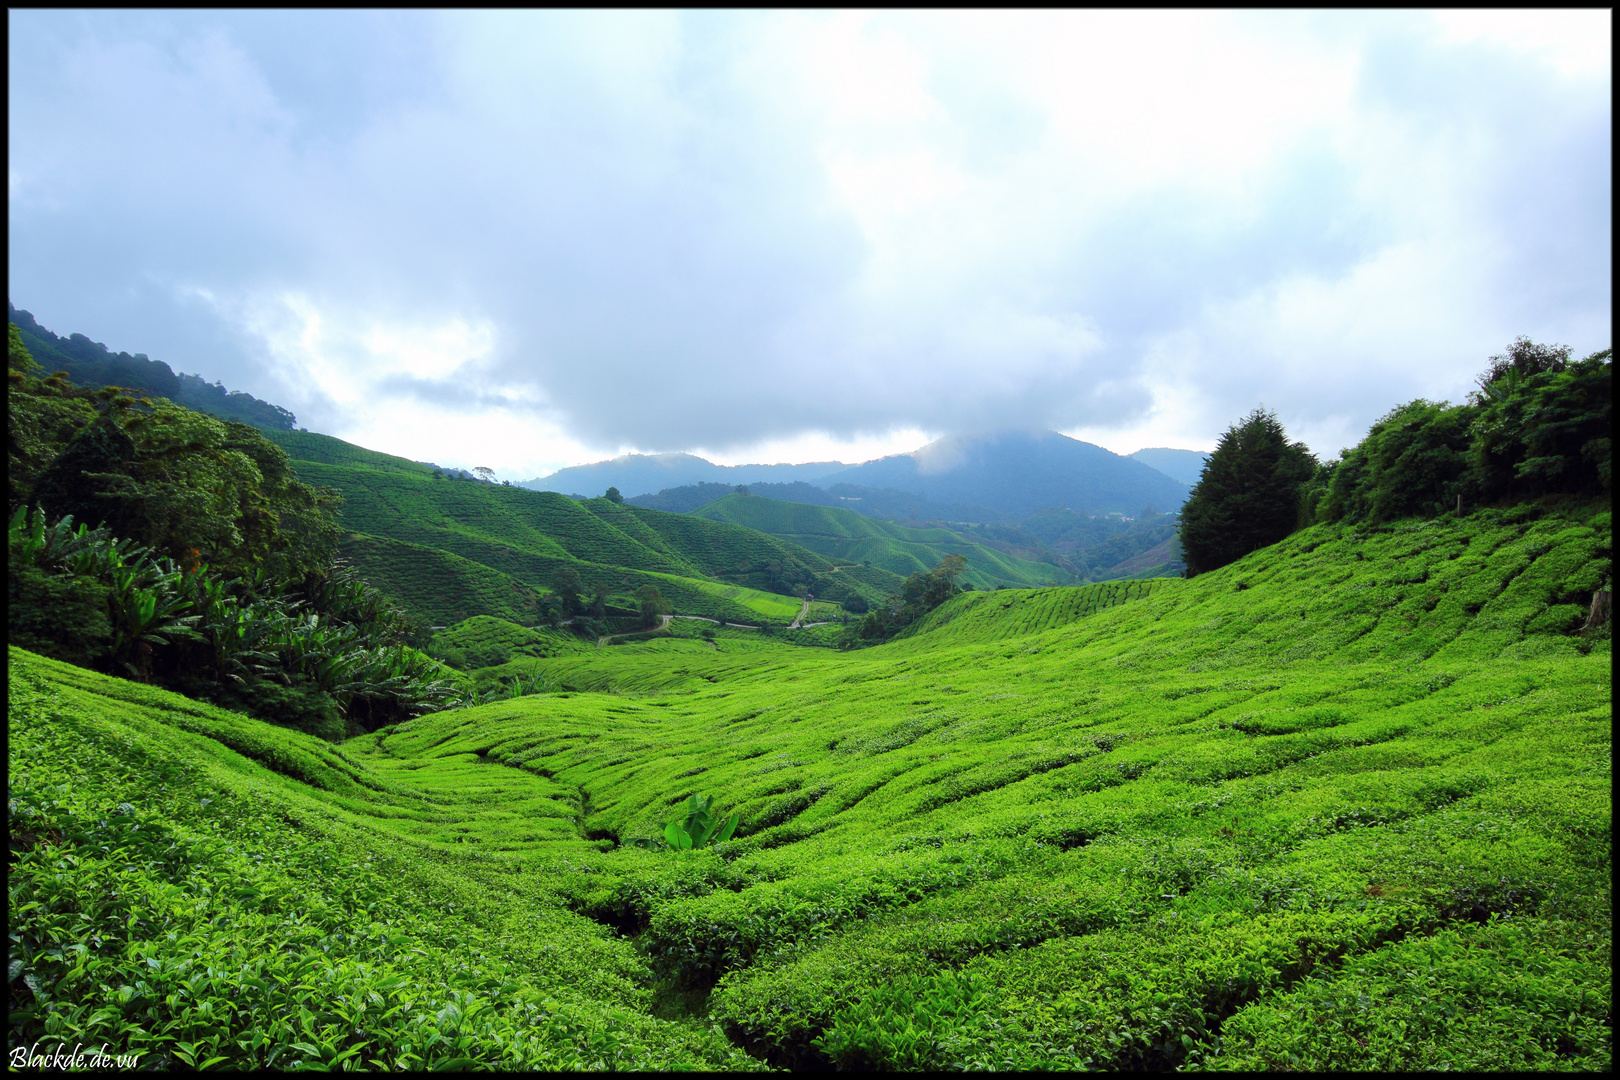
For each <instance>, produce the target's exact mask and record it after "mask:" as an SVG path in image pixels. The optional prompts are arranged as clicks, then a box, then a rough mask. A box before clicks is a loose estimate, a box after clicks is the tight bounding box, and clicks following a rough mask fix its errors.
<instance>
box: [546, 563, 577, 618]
mask: <svg viewBox="0 0 1620 1080" xmlns="http://www.w3.org/2000/svg"><path fill="white" fill-rule="evenodd" d="M551 591H552V592H554V593H556V594H557V600H558V602H559V603H560V604H561V605H562V614H563V618H565V619H572V618H573V617H574V616H575V615H578V614H579V613H580V612H581V611H584V610H585V605H584V604H583V603H581V602H580V599H579V594H580V593H582V592H584V591H585V586H584V585H583V584H581V583H580V580H579V573H578V572H577V571H575V570H574V569H573V568H572V567H564V568H563V569H561V570H558V571H557V572H556V573H555V574H553V575H552V578H551Z"/></svg>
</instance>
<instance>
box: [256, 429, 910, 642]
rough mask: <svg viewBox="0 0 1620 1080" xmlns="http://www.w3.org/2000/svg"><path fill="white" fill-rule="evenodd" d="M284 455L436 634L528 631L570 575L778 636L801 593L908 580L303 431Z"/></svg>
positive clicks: (370, 569) (372, 576)
mask: <svg viewBox="0 0 1620 1080" xmlns="http://www.w3.org/2000/svg"><path fill="white" fill-rule="evenodd" d="M276 442H277V443H278V444H279V445H281V446H282V447H283V448H284V449H285V450H286V451H287V452H288V453H289V455H291V457H292V460H293V465H294V467H295V468H296V470H297V472H298V475H299V477H300V478H301V479H303V480H304V481H305V482H307V483H310V484H314V485H318V486H322V487H329V488H333V489H335V490H337V491H339V492H341V494H342V496H343V506H342V508H341V511H340V521H341V523H342V525H343V527H344V529H345V530H346V535H345V538H344V540H343V542H342V545H341V553H342V555H343V557H344V558H345V559H347V560H348V561H349V562H351V563H352V564H353V565H354V566H355V567H356V568H357V569H358V570H359V571H360V573H361V574H362V575H363V576H364V577H365V579H366V580H367V581H368V582H370V583H371V584H372V585H374V586H375V587H377V588H378V589H380V590H382V591H383V592H384V593H386V594H388V595H389V596H390V597H392V598H393V599H394V600H396V601H397V602H398V603H400V604H401V605H402V606H403V607H404V608H405V609H406V610H408V611H410V612H412V613H414V614H415V615H417V616H419V617H420V618H422V619H423V620H424V621H426V622H427V623H429V624H432V625H441V626H448V625H450V624H451V623H456V622H460V621H461V620H463V619H466V618H470V617H472V616H474V615H492V616H496V617H499V618H504V619H508V620H510V621H513V622H518V623H524V624H533V623H534V622H536V621H538V618H539V614H538V608H537V605H538V603H539V601H540V599H541V597H542V596H543V595H545V594H546V593H547V592H549V591H550V583H551V582H552V581H553V579H554V578H555V576H556V574H557V573H558V572H559V571H562V570H571V571H573V572H575V573H577V574H578V575H579V578H580V581H581V584H582V585H583V586H584V588H585V589H586V591H587V593H589V592H591V591H594V590H597V589H600V590H602V591H603V592H604V593H607V594H609V595H614V596H628V595H631V594H634V593H635V591H636V590H637V589H638V588H640V587H642V586H645V585H653V586H655V587H657V589H658V590H659V593H660V594H661V595H662V596H663V597H664V598H665V599H666V600H667V601H669V602H670V603H671V604H672V605H673V606H674V609H675V610H676V611H677V612H680V613H683V614H692V615H701V616H705V617H708V618H713V619H727V620H731V621H734V622H749V623H759V622H761V621H764V622H772V623H775V624H777V625H782V626H785V625H787V624H788V623H790V622H792V621H793V619H794V618H795V617H796V616H797V615H798V614H799V611H800V602H799V599H798V593H799V591H800V590H801V588H808V589H810V591H812V592H814V593H815V594H817V595H818V596H822V597H823V598H824V599H825V600H832V601H839V600H843V599H846V598H853V597H859V598H860V599H861V600H862V601H864V602H865V603H867V604H872V603H879V602H881V601H882V600H883V598H884V597H886V596H887V595H888V594H890V593H893V592H896V591H898V589H899V588H900V585H901V583H902V580H903V579H902V578H901V577H900V576H898V575H896V574H894V573H891V572H889V571H888V570H884V569H881V568H878V567H869V566H860V565H858V564H851V565H847V566H839V565H836V564H835V563H834V562H832V561H830V560H828V559H826V558H825V557H823V556H821V555H818V554H816V553H815V552H813V551H810V550H808V549H806V548H802V547H799V546H798V545H796V544H793V543H790V542H787V541H784V540H781V539H778V538H776V537H773V536H768V535H766V534H765V533H762V532H758V531H755V530H753V529H749V528H740V527H738V526H736V525H731V524H727V523H724V522H717V521H707V520H704V519H702V518H695V517H691V516H689V515H686V514H669V513H665V512H663V511H660V510H647V509H644V508H642V507H637V506H627V505H622V504H619V503H614V502H611V501H609V500H608V499H605V498H604V499H586V500H582V501H576V500H574V499H570V498H568V497H566V496H563V495H558V494H556V493H555V492H549V491H530V490H528V489H526V488H519V487H504V486H497V485H493V484H484V483H477V482H469V481H455V480H450V479H447V478H445V477H443V476H438V477H435V476H434V475H433V470H432V469H431V468H430V467H428V466H425V465H420V464H418V463H415V462H410V461H406V460H405V459H404V458H396V457H392V456H390V455H387V454H380V453H377V452H375V451H371V450H365V449H363V448H361V447H357V446H351V445H350V444H348V443H345V442H343V441H342V440H340V439H333V438H331V437H329V436H324V435H314V434H311V433H308V432H278V433H276ZM790 579H791V580H790ZM789 594H791V595H789ZM835 613H836V609H835V608H834V607H833V605H825V606H824V607H823V608H822V609H819V611H818V614H819V615H820V616H821V617H832V616H833V615H834V614H835Z"/></svg>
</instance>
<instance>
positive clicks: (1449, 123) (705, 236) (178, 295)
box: [8, 11, 1612, 475]
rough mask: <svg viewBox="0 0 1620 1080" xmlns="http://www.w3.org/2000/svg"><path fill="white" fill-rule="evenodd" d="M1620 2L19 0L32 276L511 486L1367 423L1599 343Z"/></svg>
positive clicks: (289, 394) (86, 319)
mask: <svg viewBox="0 0 1620 1080" xmlns="http://www.w3.org/2000/svg"><path fill="white" fill-rule="evenodd" d="M1608 26H1609V16H1608V13H1607V12H1601V13H1589V12H1574V13H1558V12H1553V13H1540V12H1519V13H1504V14H1497V13H1441V14H1439V15H1429V14H1423V13H1402V12H1393V13H1390V12H1325V13H1305V12H1281V13H1278V12H1248V13H1202V12H1125V11H1121V12H1093V11H1079V12H1014V13H1003V12H988V11H968V12H936V13H911V12H886V13H877V14H872V13H861V12H834V13H822V12H781V13H770V12H746V13H723V12H692V13H672V12H519V13H511V12H479V13H471V14H466V13H459V12H446V13H439V14H427V15H424V14H420V13H378V12H347V13H318V12H317V13H311V12H257V13H246V12H234V13H233V12H202V13H185V12H144V13H122V12H79V13H66V12H44V11H39V12H16V13H13V14H12V16H11V30H12V32H11V54H10V60H11V65H10V68H11V75H10V80H11V81H10V89H11V99H10V105H9V109H10V112H9V119H10V121H11V125H10V136H9V138H10V146H9V149H10V151H11V153H10V158H11V160H10V167H9V172H8V181H9V191H10V211H11V237H12V239H11V247H10V269H11V279H12V288H13V289H14V290H15V291H14V293H13V297H12V299H13V300H14V301H16V302H17V303H18V304H19V305H21V306H24V307H30V308H31V309H32V310H33V311H34V313H35V315H36V316H37V317H38V318H40V319H41V321H42V322H43V323H44V324H45V325H47V326H51V327H52V328H54V329H57V330H59V331H60V332H64V333H65V332H68V331H74V330H77V331H80V332H84V333H87V334H90V335H92V336H93V337H95V338H97V339H98V340H105V341H107V342H109V344H112V345H113V346H114V347H115V348H128V349H130V350H131V351H144V352H147V353H149V354H150V355H152V356H154V357H157V358H160V359H164V360H167V361H169V362H170V363H171V365H173V366H174V367H176V368H178V369H181V370H187V371H196V372H199V373H201V374H204V375H205V376H207V377H209V378H217V379H222V380H223V381H225V382H226V384H227V385H229V386H231V387H233V388H239V389H244V390H248V391H249V392H252V393H256V394H258V395H259V396H261V397H266V398H268V399H270V400H274V401H277V402H278V403H281V404H284V405H287V406H288V407H290V408H293V409H294V411H296V412H298V413H299V415H300V417H301V419H302V420H303V422H305V423H306V424H308V425H310V426H312V427H320V428H323V429H324V430H328V431H332V432H333V433H335V434H336V433H339V428H341V429H342V430H344V431H351V432H352V431H365V432H370V431H374V430H375V431H377V432H378V433H379V435H378V437H386V438H388V439H390V440H391V442H390V446H398V445H402V444H404V443H406V442H408V441H409V440H410V439H412V438H416V437H420V439H421V440H422V442H423V445H435V446H437V445H442V444H443V443H442V435H441V434H440V433H442V432H446V431H453V432H455V433H456V439H458V440H462V441H461V442H460V443H459V444H455V443H453V444H452V445H462V446H465V447H466V448H467V449H468V451H469V453H472V452H473V451H475V450H476V451H478V453H481V454H482V456H483V460H481V461H479V462H478V463H479V464H487V465H490V466H492V467H496V468H497V469H500V470H501V471H502V475H506V473H507V472H508V471H512V470H515V471H516V472H519V473H523V472H524V471H525V470H533V469H538V468H539V467H540V466H539V464H538V463H541V462H556V463H558V464H562V463H569V462H575V461H578V460H581V459H589V458H591V457H593V456H597V457H599V456H606V455H608V454H611V453H613V452H615V451H616V450H629V449H642V450H648V451H657V450H674V449H685V448H707V450H708V451H709V452H712V453H713V454H714V455H717V456H718V457H719V458H720V459H723V460H726V461H741V460H743V459H744V458H750V457H752V458H760V457H766V456H772V455H774V456H784V455H786V456H794V455H799V454H803V455H806V456H808V457H811V458H826V457H835V458H839V459H844V460H848V459H850V458H851V457H852V456H859V455H860V454H862V453H865V452H867V450H868V449H872V450H877V449H881V450H883V451H885V452H889V451H893V450H894V449H897V448H898V449H909V448H911V447H908V446H905V445H904V444H903V443H901V442H898V441H897V440H900V439H907V438H912V437H917V438H923V437H924V433H930V434H945V433H949V432H967V431H982V430H987V429H992V428H997V427H1007V426H1018V427H1031V426H1033V427H1045V426H1050V427H1056V428H1059V429H1061V430H1065V431H1068V432H1074V433H1080V432H1084V433H1087V434H1086V435H1085V436H1084V437H1089V438H1091V440H1092V441H1097V442H1101V443H1102V444H1103V445H1108V446H1110V447H1112V448H1116V449H1117V448H1119V447H1120V446H1128V444H1130V443H1132V442H1139V444H1140V445H1171V446H1185V447H1189V448H1207V447H1209V446H1211V445H1213V440H1214V438H1215V437H1216V436H1217V435H1218V434H1219V432H1220V431H1221V430H1223V429H1224V428H1225V427H1226V426H1227V425H1228V424H1229V423H1231V422H1232V420H1234V419H1235V418H1237V417H1238V416H1240V415H1241V414H1242V413H1244V412H1246V411H1247V410H1248V409H1250V408H1252V407H1253V406H1254V404H1256V403H1258V402H1259V401H1265V402H1266V403H1267V404H1268V405H1270V406H1272V407H1274V408H1277V409H1278V410H1279V413H1280V414H1282V416H1283V418H1284V421H1285V422H1286V423H1288V424H1289V425H1290V430H1291V431H1293V432H1294V433H1295V434H1296V435H1297V436H1300V437H1304V438H1306V439H1307V441H1308V442H1311V444H1312V446H1313V448H1315V449H1317V450H1318V452H1324V453H1330V452H1332V451H1333V450H1336V449H1337V447H1338V445H1342V444H1343V443H1344V442H1347V441H1354V440H1355V439H1356V438H1359V436H1360V434H1361V433H1362V432H1363V431H1365V428H1366V426H1367V425H1368V424H1369V423H1370V422H1371V421H1372V420H1373V419H1374V418H1376V416H1378V415H1380V414H1381V413H1383V412H1384V411H1386V410H1387V409H1388V408H1389V407H1390V406H1392V405H1393V404H1396V403H1397V402H1399V401H1402V400H1407V399H1409V398H1411V397H1415V396H1418V395H1420V394H1421V395H1424V396H1430V397H1436V396H1449V397H1453V398H1455V397H1457V396H1459V394H1460V393H1461V392H1462V391H1464V390H1465V389H1466V387H1467V385H1468V383H1469V382H1470V381H1471V379H1472V377H1473V374H1474V373H1475V372H1476V371H1477V370H1478V369H1479V368H1480V367H1482V366H1483V363H1484V359H1485V357H1486V356H1488V355H1489V354H1490V353H1491V352H1495V351H1499V350H1500V349H1501V348H1502V347H1503V346H1504V345H1505V344H1506V343H1507V342H1508V341H1510V340H1511V339H1512V338H1513V337H1514V336H1516V335H1518V334H1520V333H1524V334H1529V335H1531V336H1533V337H1537V338H1538V339H1548V338H1551V339H1554V340H1559V341H1567V342H1568V343H1569V344H1571V345H1574V346H1575V347H1576V349H1577V350H1578V351H1587V350H1590V349H1595V348H1599V347H1602V346H1604V345H1607V344H1608V343H1609V341H1608V336H1609V334H1610V332H1611V325H1610V324H1611V317H1612V316H1611V310H1610V301H1609V289H1610V284H1611V281H1612V273H1611V270H1610V260H1611V256H1612V249H1611V244H1610V240H1609V237H1610V235H1611V231H1612V229H1611V225H1612V222H1611V214H1610V210H1609V207H1610V203H1611V201H1612V168H1611V165H1610V161H1609V156H1610V149H1611V142H1612V140H1611V136H1610V133H1609V128H1610V122H1611V119H1612V111H1611V107H1610V103H1609V92H1608V83H1609V79H1610V63H1611V62H1610V57H1609V52H1608V40H1609V35H1608ZM481 410H489V411H490V415H491V416H492V417H495V416H499V417H504V418H505V419H492V420H491V422H490V423H489V424H487V425H479V424H477V423H475V422H468V421H467V420H466V418H468V417H477V416H478V415H481ZM434 416H440V417H442V419H441V421H438V422H435V421H434V420H433V417H434ZM378 418H380V419H378ZM410 424H421V425H422V427H421V430H420V431H412V430H411V429H410V428H409V427H408V425H410ZM368 437H369V436H368ZM1319 444H1320V445H1319ZM480 447H482V448H483V449H481V450H480V449H479V448H480ZM379 448H382V447H379ZM1129 448H1133V449H1134V448H1135V447H1129ZM391 452H403V451H400V450H393V451H391ZM478 453H474V454H473V456H478ZM570 455H579V457H570ZM407 456H410V455H407ZM417 456H432V455H430V454H428V453H426V452H424V453H422V454H420V455H417ZM446 463H453V462H449V461H447V462H446ZM527 475H533V472H529V473H527Z"/></svg>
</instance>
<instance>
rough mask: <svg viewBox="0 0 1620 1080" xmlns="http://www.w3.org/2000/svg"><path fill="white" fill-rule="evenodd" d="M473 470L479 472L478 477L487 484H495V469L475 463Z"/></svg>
mask: <svg viewBox="0 0 1620 1080" xmlns="http://www.w3.org/2000/svg"><path fill="white" fill-rule="evenodd" d="M473 472H475V473H477V474H478V479H480V480H482V481H483V482H484V483H486V484H493V483H494V482H495V470H494V469H491V468H490V467H489V466H487V465H474V466H473Z"/></svg>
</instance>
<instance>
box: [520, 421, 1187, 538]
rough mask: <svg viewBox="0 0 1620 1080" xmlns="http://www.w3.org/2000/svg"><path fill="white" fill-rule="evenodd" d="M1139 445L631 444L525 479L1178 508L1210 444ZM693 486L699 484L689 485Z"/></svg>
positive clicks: (899, 506) (867, 504) (915, 501)
mask: <svg viewBox="0 0 1620 1080" xmlns="http://www.w3.org/2000/svg"><path fill="white" fill-rule="evenodd" d="M1138 454H1139V455H1141V456H1138V455H1132V456H1131V457H1123V456H1121V455H1119V454H1115V453H1112V452H1111V451H1108V450H1105V449H1103V448H1102V447H1100V446H1095V445H1093V444H1091V443H1087V442H1081V441H1080V440H1078V439H1071V438H1069V437H1068V436H1066V435H1061V434H1059V433H1057V432H1055V431H1045V432H1034V433H1031V432H1001V433H997V434H991V435H977V436H948V437H946V438H943V439H938V440H936V441H934V442H932V443H929V444H928V445H927V446H924V447H922V448H920V449H918V450H915V451H912V452H911V453H909V454H893V455H890V456H888V457H882V458H878V459H876V460H874V461H868V462H864V463H862V464H859V465H843V464H841V463H838V462H815V463H812V464H806V465H733V466H721V465H715V464H713V463H711V462H708V461H705V460H704V459H703V458H699V457H695V456H693V455H691V454H656V455H649V454H628V455H625V456H623V457H619V458H614V459H613V460H611V461H602V462H596V463H595V464H592V465H582V466H577V467H574V468H569V469H562V470H559V471H558V472H556V473H553V474H552V475H550V476H548V477H542V478H538V479H535V480H528V481H524V482H523V484H522V486H524V487H529V488H534V489H536V490H544V491H557V492H562V493H566V494H589V495H594V494H596V493H598V492H601V491H605V490H607V488H608V487H617V488H618V489H619V492H620V494H622V495H624V496H626V497H627V498H632V499H637V500H638V501H641V502H642V503H643V504H644V505H658V506H660V507H661V508H667V509H689V508H692V507H695V506H699V505H703V504H704V503H707V502H710V501H713V499H715V498H718V497H719V496H720V495H722V494H724V490H723V485H736V484H769V485H771V486H772V490H771V491H770V494H771V496H772V497H775V498H785V499H790V500H793V501H799V502H812V503H817V504H821V505H828V506H845V507H847V508H849V509H851V510H857V511H860V512H862V513H866V514H869V515H874V516H882V517H895V516H911V517H923V516H933V517H943V518H953V519H959V520H967V521H995V520H1005V519H1009V518H1019V517H1023V516H1025V515H1028V514H1030V513H1033V512H1034V511H1036V510H1040V509H1045V508H1049V507H1067V508H1069V509H1071V510H1074V511H1075V512H1077V513H1083V514H1107V513H1122V514H1135V513H1136V512H1137V511H1139V510H1141V509H1143V508H1144V507H1150V506H1151V507H1152V508H1153V509H1155V510H1157V511H1160V512H1167V511H1171V510H1174V509H1175V508H1177V507H1179V506H1180V505H1181V503H1182V502H1183V501H1185V499H1186V497H1187V492H1188V488H1189V486H1190V482H1191V481H1196V479H1197V471H1198V470H1199V469H1201V468H1202V466H1203V458H1204V455H1202V454H1199V453H1197V452H1195V451H1191V450H1171V449H1165V448H1157V449H1152V450H1143V451H1139V452H1138ZM1144 458H1145V459H1146V460H1144ZM1154 463H1157V464H1154ZM1161 466H1162V467H1161ZM1183 477H1189V478H1190V480H1189V479H1183ZM778 485H780V486H778ZM692 488H697V489H698V490H695V491H694V490H684V489H692ZM666 504H667V505H666Z"/></svg>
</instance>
